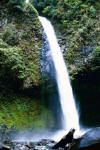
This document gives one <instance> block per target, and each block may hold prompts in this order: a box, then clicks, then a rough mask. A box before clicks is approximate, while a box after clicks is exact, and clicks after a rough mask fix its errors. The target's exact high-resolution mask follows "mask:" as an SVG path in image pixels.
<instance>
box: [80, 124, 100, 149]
mask: <svg viewBox="0 0 100 150" xmlns="http://www.w3.org/2000/svg"><path fill="white" fill-rule="evenodd" d="M99 142H100V127H98V128H93V129H91V130H90V131H88V132H87V133H86V134H84V135H83V137H82V140H81V141H80V144H79V148H83V147H89V146H91V145H93V144H96V143H99Z"/></svg>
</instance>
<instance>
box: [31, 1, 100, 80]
mask: <svg viewBox="0 0 100 150" xmlns="http://www.w3.org/2000/svg"><path fill="white" fill-rule="evenodd" d="M31 2H32V4H33V5H34V6H35V7H36V9H37V10H38V11H39V13H40V15H43V16H46V17H48V18H49V19H51V20H52V22H53V24H54V26H55V28H56V32H57V35H58V39H60V40H59V43H60V45H61V46H63V45H64V48H63V53H64V57H65V60H66V63H67V64H68V66H69V71H70V74H71V76H72V77H73V76H74V74H76V73H78V72H79V71H80V70H82V69H84V68H85V66H88V65H89V64H90V61H92V59H91V58H92V57H94V56H93V55H94V53H95V48H96V47H98V46H100V36H99V35H100V15H99V14H100V4H99V2H98V1H96V0H86V1H83V0H71V1H69V0H56V1H54V0H49V1H47V0H43V1H42V2H41V1H36V0H31ZM59 31H60V32H59ZM95 59H96V58H95ZM92 62H93V61H92ZM92 64H93V63H91V65H92ZM94 65H96V64H94ZM83 66H84V67H83ZM91 67H92V66H91Z"/></svg>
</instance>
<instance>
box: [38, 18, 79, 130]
mask: <svg viewBox="0 0 100 150" xmlns="http://www.w3.org/2000/svg"><path fill="white" fill-rule="evenodd" d="M39 19H40V21H41V23H42V26H43V28H44V31H45V33H46V36H47V39H48V42H49V46H50V51H51V57H52V60H53V62H54V66H55V69H56V80H57V85H58V91H59V97H60V103H61V107H62V111H63V116H62V117H63V129H64V130H65V131H68V130H70V128H73V127H74V128H75V129H76V130H77V132H80V126H79V115H78V112H77V110H76V105H75V101H74V97H73V93H72V88H71V85H70V80H69V75H68V71H67V68H66V65H65V62H64V59H63V55H62V52H61V49H60V47H59V45H58V42H57V38H56V35H55V32H54V29H53V27H52V25H51V23H50V22H49V21H48V20H47V19H46V18H44V17H39Z"/></svg>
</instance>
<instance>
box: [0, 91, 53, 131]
mask: <svg viewBox="0 0 100 150" xmlns="http://www.w3.org/2000/svg"><path fill="white" fill-rule="evenodd" d="M48 122H50V124H48ZM3 125H6V126H7V127H8V128H11V127H14V128H16V129H26V128H33V129H38V128H41V129H44V128H47V127H48V128H52V127H53V126H54V121H53V115H52V112H51V111H50V110H49V108H47V107H46V105H44V104H43V102H42V101H41V99H36V98H29V97H27V96H26V97H25V96H24V95H21V94H14V93H13V94H12V93H11V92H10V93H5V92H2V94H1V93H0V127H2V126H3Z"/></svg>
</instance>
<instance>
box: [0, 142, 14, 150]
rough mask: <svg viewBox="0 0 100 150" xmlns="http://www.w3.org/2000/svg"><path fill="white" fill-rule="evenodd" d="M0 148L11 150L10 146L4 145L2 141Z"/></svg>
mask: <svg viewBox="0 0 100 150" xmlns="http://www.w3.org/2000/svg"><path fill="white" fill-rule="evenodd" d="M0 150H11V149H10V147H8V146H6V145H4V144H3V143H0Z"/></svg>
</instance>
